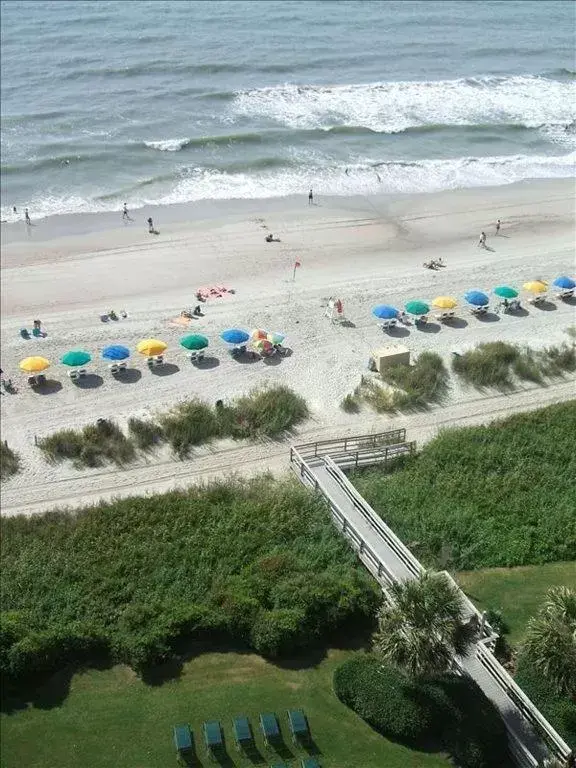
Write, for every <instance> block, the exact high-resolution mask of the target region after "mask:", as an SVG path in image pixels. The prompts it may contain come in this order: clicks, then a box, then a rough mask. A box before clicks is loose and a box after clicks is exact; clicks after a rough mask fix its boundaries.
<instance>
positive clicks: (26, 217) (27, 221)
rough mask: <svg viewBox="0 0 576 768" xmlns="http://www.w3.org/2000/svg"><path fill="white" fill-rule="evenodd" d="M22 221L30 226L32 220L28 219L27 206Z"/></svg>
mask: <svg viewBox="0 0 576 768" xmlns="http://www.w3.org/2000/svg"><path fill="white" fill-rule="evenodd" d="M24 221H25V222H26V224H27V225H28V226H31V224H32V222H31V221H30V214H29V213H28V208H26V210H25V211H24Z"/></svg>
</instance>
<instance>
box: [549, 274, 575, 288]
mask: <svg viewBox="0 0 576 768" xmlns="http://www.w3.org/2000/svg"><path fill="white" fill-rule="evenodd" d="M553 284H554V285H555V286H556V288H562V289H564V290H566V291H569V290H570V289H571V288H576V282H575V281H574V280H572V278H571V277H565V276H564V275H562V276H561V277H557V278H556V280H554V283H553Z"/></svg>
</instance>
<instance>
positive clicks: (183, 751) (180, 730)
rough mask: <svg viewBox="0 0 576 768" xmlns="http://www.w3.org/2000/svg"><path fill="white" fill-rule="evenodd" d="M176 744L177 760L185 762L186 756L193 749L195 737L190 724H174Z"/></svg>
mask: <svg viewBox="0 0 576 768" xmlns="http://www.w3.org/2000/svg"><path fill="white" fill-rule="evenodd" d="M174 746H175V747H176V760H178V762H179V763H180V762H182V763H185V762H186V758H187V757H188V756H189V755H190V754H191V753H192V751H193V738H192V732H191V731H190V726H189V725H175V726H174Z"/></svg>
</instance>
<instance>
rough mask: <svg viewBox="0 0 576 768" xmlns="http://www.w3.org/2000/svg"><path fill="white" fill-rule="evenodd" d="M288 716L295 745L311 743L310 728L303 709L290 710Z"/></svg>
mask: <svg viewBox="0 0 576 768" xmlns="http://www.w3.org/2000/svg"><path fill="white" fill-rule="evenodd" d="M287 714H288V723H289V725H290V732H291V733H292V741H293V742H294V744H298V743H304V742H306V741H309V739H310V728H309V727H308V720H307V719H306V715H305V714H304V712H303V711H302V710H301V709H289V710H287Z"/></svg>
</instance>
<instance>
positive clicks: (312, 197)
mask: <svg viewBox="0 0 576 768" xmlns="http://www.w3.org/2000/svg"><path fill="white" fill-rule="evenodd" d="M313 204H314V194H313V193H312V187H310V192H308V205H313Z"/></svg>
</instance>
